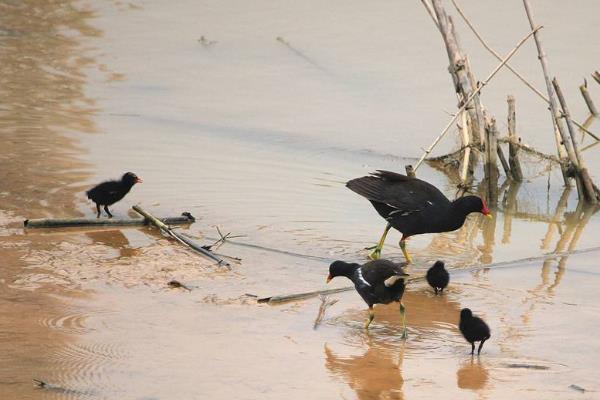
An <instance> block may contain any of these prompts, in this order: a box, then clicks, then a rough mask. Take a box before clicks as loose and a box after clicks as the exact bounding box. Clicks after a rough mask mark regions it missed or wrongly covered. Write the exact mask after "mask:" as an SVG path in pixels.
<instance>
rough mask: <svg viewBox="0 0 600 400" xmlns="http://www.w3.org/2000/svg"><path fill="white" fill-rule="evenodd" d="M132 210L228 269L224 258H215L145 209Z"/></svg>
mask: <svg viewBox="0 0 600 400" xmlns="http://www.w3.org/2000/svg"><path fill="white" fill-rule="evenodd" d="M132 208H133V209H134V210H135V211H136V212H137V213H139V214H141V215H143V216H144V217H145V218H147V219H148V220H149V221H150V222H151V223H152V224H153V225H155V226H156V227H157V228H158V229H160V230H161V231H162V232H164V233H166V234H167V235H169V236H170V237H172V238H173V239H175V240H177V241H178V242H180V243H182V244H185V245H186V246H188V247H190V248H191V249H192V250H194V251H196V252H197V253H200V254H202V255H203V256H205V257H207V258H210V259H211V260H213V261H214V262H216V263H217V264H218V265H223V266H226V267H228V266H229V263H228V262H227V261H225V260H223V259H222V258H219V257H217V256H215V255H214V254H213V253H211V252H210V251H208V250H206V249H205V248H204V247H202V246H201V245H199V244H198V243H196V242H194V241H193V240H192V239H190V238H189V237H187V236H184V235H181V234H179V233H177V232H175V231H174V230H173V229H171V228H170V227H169V226H167V225H165V224H164V223H163V222H161V221H160V220H158V219H157V218H155V217H154V216H153V215H152V214H150V213H149V212H147V211H145V210H144V209H142V208H141V207H140V206H133V207H132Z"/></svg>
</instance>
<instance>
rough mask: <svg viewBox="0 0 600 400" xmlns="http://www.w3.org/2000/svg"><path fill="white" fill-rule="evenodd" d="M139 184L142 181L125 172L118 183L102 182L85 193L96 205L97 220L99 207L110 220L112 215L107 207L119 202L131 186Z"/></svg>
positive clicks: (131, 173)
mask: <svg viewBox="0 0 600 400" xmlns="http://www.w3.org/2000/svg"><path fill="white" fill-rule="evenodd" d="M141 182H143V181H142V179H141V178H139V177H138V176H137V175H136V174H134V173H133V172H127V173H125V174H124V175H123V177H122V178H121V180H120V181H106V182H102V183H100V184H99V185H96V186H94V187H93V188H91V189H90V190H88V191H87V192H85V193H86V194H87V197H88V199H90V200H92V201H93V202H94V203H96V211H97V215H96V217H97V218H100V215H101V212H100V207H101V206H104V211H106V214H107V215H108V217H109V218H112V216H113V215H112V214H111V213H110V211H109V210H108V206H110V205H112V204H115V203H116V202H117V201H119V200H121V199H122V198H123V197H125V195H126V194H127V193H129V191H130V190H131V188H132V187H133V185H135V184H136V183H141Z"/></svg>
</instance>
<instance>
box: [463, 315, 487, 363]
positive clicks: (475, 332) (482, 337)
mask: <svg viewBox="0 0 600 400" xmlns="http://www.w3.org/2000/svg"><path fill="white" fill-rule="evenodd" d="M458 328H459V329H460V332H461V333H462V335H463V336H464V338H465V339H466V340H467V342H469V343H471V354H473V353H474V352H475V342H479V341H480V342H481V343H480V344H479V348H478V349H477V355H479V353H481V348H482V347H483V343H485V341H486V340H488V339H489V338H490V336H491V335H490V327H489V326H487V324H486V323H485V322H484V321H483V320H482V319H481V318H479V317H476V316H474V315H473V313H472V312H471V310H469V309H468V308H463V309H462V310H461V311H460V322H459V324H458Z"/></svg>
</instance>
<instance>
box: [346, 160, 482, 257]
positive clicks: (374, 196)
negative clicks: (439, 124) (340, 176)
mask: <svg viewBox="0 0 600 400" xmlns="http://www.w3.org/2000/svg"><path fill="white" fill-rule="evenodd" d="M346 186H347V187H348V188H349V189H350V190H352V191H353V192H355V193H358V194H359V195H361V196H363V197H365V198H366V199H367V200H369V201H370V202H371V203H372V204H373V207H375V210H377V212H378V213H379V215H381V216H382V217H383V218H385V220H386V221H387V222H388V224H387V226H386V228H385V231H384V232H383V235H382V236H381V239H380V240H379V243H378V244H377V247H376V248H375V250H374V251H373V252H372V253H371V258H373V259H377V258H379V255H380V254H381V248H382V247H383V243H384V242H385V237H386V236H387V233H388V231H389V230H390V228H395V229H396V230H398V231H400V233H402V239H401V240H400V248H401V249H402V253H403V254H404V257H405V258H406V261H407V262H411V257H410V254H408V251H407V250H406V243H405V241H406V239H407V238H408V237H409V236H412V235H418V234H421V233H438V232H449V231H453V230H456V229H458V228H460V227H461V226H462V225H463V224H464V222H465V218H466V217H467V215H469V214H470V213H472V212H479V213H482V214H483V215H486V216H490V211H489V210H488V208H487V207H486V205H485V202H484V201H483V200H482V199H481V198H479V197H477V196H464V197H460V198H458V199H456V200H454V201H450V200H448V198H447V197H446V196H444V194H443V193H442V192H440V191H439V189H438V188H436V187H435V186H433V185H431V184H429V183H427V182H425V181H422V180H420V179H417V178H412V177H409V176H406V175H402V174H398V173H395V172H390V171H382V170H378V171H377V172H374V173H373V174H371V175H370V176H363V177H362V178H356V179H352V180H351V181H349V182H348V183H346Z"/></svg>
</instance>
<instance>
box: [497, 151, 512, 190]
mask: <svg viewBox="0 0 600 400" xmlns="http://www.w3.org/2000/svg"><path fill="white" fill-rule="evenodd" d="M496 153H498V159H500V165H502V169H503V170H504V174H505V175H506V177H507V178H508V179H511V180H512V179H513V176H512V173H511V172H510V167H509V166H508V162H507V161H506V157H505V156H504V152H503V151H502V147H500V145H499V144H498V141H496Z"/></svg>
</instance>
